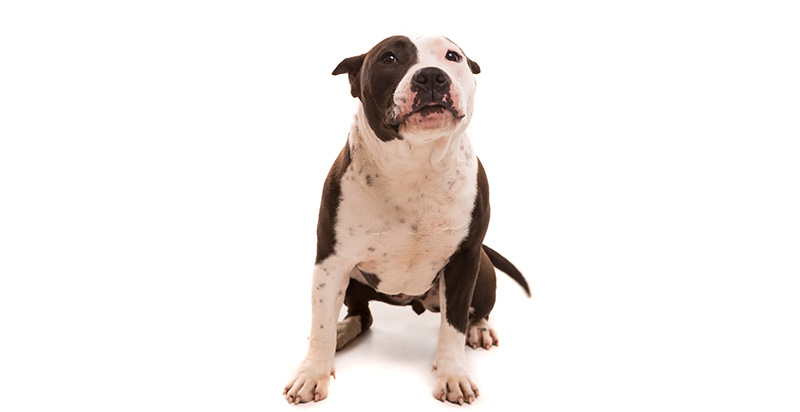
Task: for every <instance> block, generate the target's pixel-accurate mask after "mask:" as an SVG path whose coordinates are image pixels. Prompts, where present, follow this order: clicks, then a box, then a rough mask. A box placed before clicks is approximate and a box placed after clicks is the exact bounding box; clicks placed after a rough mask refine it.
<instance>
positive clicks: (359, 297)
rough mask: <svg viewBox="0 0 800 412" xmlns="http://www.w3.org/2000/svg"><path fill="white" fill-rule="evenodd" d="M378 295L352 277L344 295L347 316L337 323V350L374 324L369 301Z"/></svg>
mask: <svg viewBox="0 0 800 412" xmlns="http://www.w3.org/2000/svg"><path fill="white" fill-rule="evenodd" d="M376 297H377V293H376V292H375V290H373V289H372V288H370V287H369V286H367V285H364V284H362V283H360V282H358V281H357V280H355V279H350V284H349V285H348V286H347V292H345V297H344V304H345V305H346V306H347V316H345V318H344V320H343V321H341V322H339V323H338V324H337V325H336V350H340V349H342V348H343V347H345V345H347V344H348V343H350V341H352V340H353V339H355V338H356V337H357V336H358V335H360V334H361V333H363V332H364V331H366V330H367V329H369V327H370V326H372V313H371V312H370V311H369V301H370V300H375V298H376Z"/></svg>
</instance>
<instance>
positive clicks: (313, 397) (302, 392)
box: [283, 362, 336, 405]
mask: <svg viewBox="0 0 800 412" xmlns="http://www.w3.org/2000/svg"><path fill="white" fill-rule="evenodd" d="M331 375H333V377H334V378H335V377H336V374H335V372H334V370H333V367H314V366H310V365H309V364H308V363H306V362H304V363H303V365H301V366H300V369H298V371H297V374H296V375H295V377H294V378H292V380H290V381H289V383H288V384H287V385H286V387H285V388H284V389H283V395H284V396H285V397H286V401H287V402H289V403H293V404H295V405H297V404H299V403H305V402H311V401H314V402H319V401H321V400H323V399H325V398H327V397H328V385H329V384H330V381H331Z"/></svg>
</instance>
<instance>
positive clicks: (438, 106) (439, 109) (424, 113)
mask: <svg viewBox="0 0 800 412" xmlns="http://www.w3.org/2000/svg"><path fill="white" fill-rule="evenodd" d="M446 112H450V113H451V114H452V115H453V117H454V118H455V119H463V118H464V117H465V115H463V114H461V113H459V112H458V110H456V108H455V107H453V104H452V103H451V102H448V101H445V102H442V103H435V102H434V103H426V104H419V105H417V106H415V107H414V109H413V110H411V111H410V112H408V113H406V114H404V115H402V116H394V117H392V118H391V121H390V122H389V124H390V125H391V126H393V127H394V128H395V129H397V128H399V127H400V125H401V124H403V123H404V122H405V121H406V120H408V119H409V118H410V117H411V116H414V115H417V114H418V115H419V116H420V117H421V118H422V119H426V118H428V117H431V116H436V115H441V114H444V113H446Z"/></svg>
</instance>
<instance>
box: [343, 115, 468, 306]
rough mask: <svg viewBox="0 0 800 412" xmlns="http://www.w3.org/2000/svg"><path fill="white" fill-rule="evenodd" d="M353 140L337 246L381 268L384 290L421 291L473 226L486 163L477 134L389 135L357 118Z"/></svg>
mask: <svg viewBox="0 0 800 412" xmlns="http://www.w3.org/2000/svg"><path fill="white" fill-rule="evenodd" d="M361 130H363V129H361ZM349 144H350V148H351V154H352V161H351V165H350V167H349V168H348V169H347V170H346V172H345V174H344V176H343V178H342V182H341V185H342V197H341V199H342V202H341V204H340V205H339V210H338V214H337V222H336V234H337V247H336V249H337V253H338V254H341V255H343V256H345V257H346V258H347V259H348V260H349V261H353V262H355V263H356V266H357V267H358V268H359V269H360V270H361V271H363V272H368V273H371V274H374V275H376V276H377V278H378V279H379V282H378V283H377V285H375V287H376V289H377V290H378V291H380V292H382V293H386V294H389V295H397V294H401V293H402V294H406V295H421V294H423V293H425V292H426V291H427V290H428V289H430V287H431V283H432V282H433V280H434V279H435V277H436V275H437V273H438V272H439V271H440V270H441V269H442V268H443V267H444V266H445V264H447V261H448V258H449V257H450V256H451V255H452V254H453V253H454V252H455V251H456V249H457V248H458V245H459V244H460V243H461V241H462V240H463V239H464V238H465V237H466V236H467V234H468V232H469V225H470V221H471V217H472V209H473V207H474V203H475V196H476V193H477V183H476V178H477V177H476V176H477V166H478V161H477V158H476V157H475V154H474V152H473V151H472V147H471V145H470V143H469V139H468V138H467V137H466V135H464V134H461V135H457V136H447V137H443V138H441V139H438V140H436V141H433V142H430V143H426V144H421V145H417V146H413V145H411V144H410V143H408V142H406V141H404V140H395V141H390V142H381V141H379V140H378V139H376V138H374V136H363V135H362V134H360V132H359V127H358V124H356V125H355V126H354V127H353V129H352V130H351V133H350V141H349ZM354 276H358V272H357V271H355V272H354Z"/></svg>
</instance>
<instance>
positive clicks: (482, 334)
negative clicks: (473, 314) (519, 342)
mask: <svg viewBox="0 0 800 412" xmlns="http://www.w3.org/2000/svg"><path fill="white" fill-rule="evenodd" d="M466 344H467V346H470V347H472V349H478V347H482V348H484V349H486V350H489V349H491V348H492V346H499V345H500V340H499V339H498V338H497V332H495V330H494V329H492V328H490V327H489V324H488V323H487V322H486V319H483V318H481V319H478V320H476V321H473V322H470V325H469V327H468V328H467V338H466Z"/></svg>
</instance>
